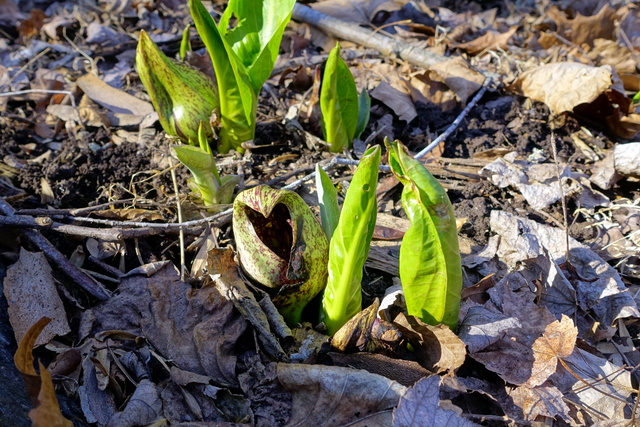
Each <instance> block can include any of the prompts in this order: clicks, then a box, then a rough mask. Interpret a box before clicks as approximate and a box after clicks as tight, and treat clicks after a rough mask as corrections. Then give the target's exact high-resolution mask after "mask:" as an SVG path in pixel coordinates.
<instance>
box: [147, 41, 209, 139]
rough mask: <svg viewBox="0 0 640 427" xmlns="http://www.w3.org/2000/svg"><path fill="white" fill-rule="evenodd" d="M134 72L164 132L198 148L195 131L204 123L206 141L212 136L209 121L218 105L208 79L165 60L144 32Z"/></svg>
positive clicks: (184, 65) (181, 64) (165, 57)
mask: <svg viewBox="0 0 640 427" xmlns="http://www.w3.org/2000/svg"><path fill="white" fill-rule="evenodd" d="M136 68H137V70H138V74H139V76H140V81H142V84H143V85H144V87H145V89H147V93H148V94H149V97H150V98H151V103H152V104H153V108H154V109H155V110H156V112H157V113H158V119H159V120H160V124H161V125H162V127H163V129H164V130H165V132H167V133H168V134H169V135H172V136H177V137H178V138H180V139H181V140H182V141H183V142H185V143H187V144H192V145H197V144H198V128H199V127H200V123H204V129H205V133H206V135H207V137H208V138H210V137H211V136H212V129H211V125H210V124H209V119H210V117H211V113H212V112H213V111H214V110H215V109H217V108H218V104H219V101H218V90H217V88H216V86H215V85H214V84H213V82H212V81H211V79H210V78H209V77H207V76H206V75H205V74H204V73H202V72H201V71H198V70H196V69H194V68H191V67H190V66H188V65H187V64H184V63H182V62H179V61H176V60H173V59H171V58H168V57H167V56H166V55H165V54H164V53H162V51H161V50H160V49H159V48H158V46H157V45H156V44H155V43H154V42H153V40H151V38H150V37H149V35H148V34H147V33H146V32H145V31H141V32H140V40H139V41H138V47H137V49H136Z"/></svg>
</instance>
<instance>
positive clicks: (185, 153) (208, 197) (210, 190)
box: [173, 145, 240, 207]
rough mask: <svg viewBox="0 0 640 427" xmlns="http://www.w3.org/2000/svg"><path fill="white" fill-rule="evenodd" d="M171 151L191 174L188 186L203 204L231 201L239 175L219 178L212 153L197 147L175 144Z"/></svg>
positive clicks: (213, 204)
mask: <svg viewBox="0 0 640 427" xmlns="http://www.w3.org/2000/svg"><path fill="white" fill-rule="evenodd" d="M173 151H174V152H175V153H176V157H178V160H180V161H181V162H182V163H183V164H184V165H185V166H186V167H187V168H188V169H189V171H190V172H191V174H192V175H193V179H190V180H189V187H191V189H192V190H193V191H194V192H196V193H199V194H200V198H201V199H202V201H203V203H204V205H205V206H210V207H211V206H216V205H219V204H228V203H231V200H232V199H233V190H234V188H235V186H236V185H237V184H238V182H240V177H239V176H237V175H226V176H224V177H222V178H220V177H219V175H218V171H217V168H216V164H215V159H214V157H213V155H212V154H211V153H207V152H206V151H204V150H203V149H201V148H199V147H193V146H191V145H176V146H174V147H173ZM214 171H215V172H214Z"/></svg>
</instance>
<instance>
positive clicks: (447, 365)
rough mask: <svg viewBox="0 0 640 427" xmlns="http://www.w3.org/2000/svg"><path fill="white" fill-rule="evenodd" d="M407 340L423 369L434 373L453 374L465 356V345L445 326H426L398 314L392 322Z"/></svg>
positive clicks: (412, 317) (411, 317)
mask: <svg viewBox="0 0 640 427" xmlns="http://www.w3.org/2000/svg"><path fill="white" fill-rule="evenodd" d="M393 324H394V325H395V326H397V327H398V329H400V331H401V332H402V334H403V335H404V336H405V337H406V338H407V339H408V341H409V343H410V344H411V346H412V347H413V349H414V351H415V352H416V354H417V356H418V360H419V362H420V363H421V364H422V366H424V367H425V368H427V369H429V370H430V371H432V372H435V373H442V372H455V371H456V370H457V369H458V368H459V367H460V366H462V364H463V363H464V359H465V357H466V355H467V349H466V346H465V344H464V343H463V342H462V341H461V340H460V338H458V336H457V335H456V334H454V333H453V332H452V331H451V329H449V328H448V327H447V326H445V325H438V326H432V325H427V324H426V323H424V322H422V321H421V320H420V319H418V318H417V317H415V316H407V315H405V314H404V313H400V314H399V315H398V316H397V317H396V318H395V319H394V321H393Z"/></svg>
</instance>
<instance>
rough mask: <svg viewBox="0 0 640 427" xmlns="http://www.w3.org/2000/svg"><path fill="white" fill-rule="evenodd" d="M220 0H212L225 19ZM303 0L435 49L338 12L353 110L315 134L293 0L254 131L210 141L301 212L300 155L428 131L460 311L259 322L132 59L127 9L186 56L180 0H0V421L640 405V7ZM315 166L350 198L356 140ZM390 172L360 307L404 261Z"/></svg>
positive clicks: (388, 421)
mask: <svg viewBox="0 0 640 427" xmlns="http://www.w3.org/2000/svg"><path fill="white" fill-rule="evenodd" d="M225 3H226V2H222V1H221V2H219V3H218V2H213V3H212V2H207V3H205V5H206V6H207V8H208V9H209V10H210V11H211V12H212V13H213V14H214V17H217V15H216V13H218V14H219V13H221V12H222V11H223V10H224V8H225ZM308 6H310V7H312V8H313V9H314V10H317V11H320V12H322V13H325V14H327V15H330V16H333V17H334V18H337V19H339V20H342V21H344V22H346V23H348V25H350V26H352V27H358V26H360V27H361V28H366V29H369V30H372V31H373V30H375V34H378V35H381V36H384V37H388V38H390V39H393V40H396V41H399V42H402V43H407V44H409V45H411V46H413V47H415V48H417V50H418V51H422V50H424V51H426V52H429V55H432V56H429V58H431V59H430V61H431V62H430V63H429V64H428V65H429V66H428V67H425V64H424V63H423V62H422V63H421V62H420V61H421V59H420V55H419V54H417V53H415V52H413V53H408V54H406V55H405V54H398V55H395V56H390V55H388V54H384V53H381V52H379V51H378V50H376V49H375V48H376V46H375V44H374V45H372V46H362V45H359V44H356V43H354V42H353V40H349V36H348V35H346V36H343V37H342V38H341V39H340V44H341V46H342V57H343V58H344V59H345V61H346V62H347V64H348V66H349V68H350V70H351V72H352V74H353V76H354V78H355V81H356V85H357V87H358V90H366V91H367V92H368V93H369V95H370V97H371V112H370V120H369V123H368V125H367V127H366V128H365V130H364V132H363V134H362V135H361V137H360V140H356V141H355V143H354V147H353V148H352V149H350V150H348V151H345V152H344V153H338V154H336V153H332V152H330V151H329V148H328V146H327V144H326V143H325V142H324V141H323V140H322V137H323V135H322V130H321V125H320V115H319V107H318V88H319V84H320V81H319V80H318V76H319V75H320V73H319V71H321V70H322V67H323V65H324V63H325V61H326V59H327V55H328V52H329V51H330V49H331V48H332V47H333V46H334V45H335V43H336V41H337V39H335V38H333V37H332V36H331V35H330V34H332V33H331V31H332V30H331V28H328V29H327V28H319V27H318V26H314V25H310V23H309V22H303V21H304V19H303V18H302V17H301V16H299V14H297V13H294V19H293V20H292V21H291V22H290V24H289V25H288V27H287V29H286V31H285V33H284V37H283V41H282V45H281V50H280V56H279V58H278V61H277V62H276V66H275V69H274V72H273V74H272V76H271V78H270V79H269V80H268V81H267V83H266V84H265V86H264V87H263V89H262V92H261V94H260V99H259V106H258V124H257V129H256V137H255V139H254V140H253V141H252V142H251V144H250V147H249V149H248V150H247V151H246V152H245V153H244V154H240V153H237V152H235V151H232V152H231V153H230V154H224V155H218V157H217V162H218V166H219V168H220V171H221V174H222V175H228V174H236V175H239V176H240V177H241V180H240V184H239V186H238V191H242V190H244V189H248V188H252V187H255V186H256V185H259V184H268V185H271V186H273V187H276V188H281V187H283V186H286V185H289V186H290V187H289V188H293V189H294V190H295V191H296V192H297V193H298V194H300V195H301V196H302V198H303V199H304V200H305V202H307V204H309V205H310V206H311V207H312V209H313V210H314V212H317V209H318V208H317V206H318V202H317V192H316V189H315V180H313V179H311V180H307V181H304V182H302V181H298V180H299V179H301V178H303V177H305V176H307V175H309V174H310V173H311V172H313V171H314V170H315V165H316V164H318V163H319V164H321V165H323V166H326V165H328V164H329V162H331V161H332V159H334V158H336V157H339V158H341V159H350V160H357V159H359V158H360V157H361V156H362V154H363V152H364V150H365V147H366V146H367V145H384V143H383V141H384V140H385V138H388V139H389V140H392V141H393V140H399V141H401V142H402V143H403V144H405V145H406V146H407V148H408V149H409V150H410V151H411V152H412V153H417V152H419V151H420V150H422V149H423V148H424V147H426V146H427V145H429V144H430V143H432V142H433V141H434V140H436V138H438V137H441V139H440V141H441V142H440V143H439V144H437V145H436V146H435V148H434V149H433V150H431V151H430V153H429V154H427V155H426V156H425V157H424V158H423V161H424V164H425V165H426V167H427V169H429V170H430V171H431V173H432V174H433V175H434V176H435V177H436V178H438V180H439V181H440V182H441V183H442V185H443V186H444V187H445V189H446V190H447V192H448V195H449V198H450V200H451V202H452V204H453V207H454V211H455V215H456V218H457V220H458V231H459V242H460V251H461V256H462V265H463V275H464V289H463V293H462V301H461V310H460V316H459V327H458V329H457V331H455V332H456V333H455V334H454V333H452V332H451V331H450V330H449V329H448V328H446V327H435V326H429V325H425V324H422V323H421V322H419V321H418V320H416V319H414V318H412V317H411V316H409V317H407V316H404V315H398V316H397V317H396V316H395V314H397V312H395V314H394V315H393V316H392V315H391V314H390V313H391V312H392V311H393V310H387V311H384V312H383V311H381V313H380V314H379V315H378V316H379V320H378V321H376V322H377V323H376V325H379V324H383V325H385V327H387V328H389V330H390V331H393V332H394V333H395V334H397V335H394V336H395V337H396V340H395V341H393V343H391V341H389V342H387V341H384V340H385V339H386V338H385V337H384V336H377V335H375V327H371V330H367V331H365V333H364V334H363V336H362V337H360V339H361V340H365V341H366V343H370V342H374V341H375V342H376V343H377V344H380V343H381V342H382V343H383V344H384V345H378V346H377V347H376V348H374V347H375V346H372V345H369V346H367V345H365V344H363V342H362V341H359V343H358V344H359V345H358V346H359V347H360V348H358V346H356V345H351V346H350V347H349V348H347V349H346V351H339V350H338V349H337V348H336V343H335V342H334V343H333V344H334V345H333V346H332V345H331V342H330V339H329V337H327V336H326V335H325V334H324V333H323V330H322V326H321V325H318V324H317V323H318V322H317V319H318V317H317V316H316V315H314V314H312V313H311V311H312V310H311V309H310V310H308V311H307V312H306V317H305V320H306V321H307V322H306V323H304V324H302V325H299V327H296V328H293V329H292V330H289V329H287V328H284V327H282V328H280V326H282V325H281V322H280V323H279V322H278V320H277V319H275V320H274V316H272V315H265V314H264V313H262V311H260V316H262V318H264V319H266V318H268V319H269V322H270V323H265V322H266V320H264V321H263V322H262V323H261V322H260V321H257V320H255V316H254V317H252V316H251V313H248V311H247V310H248V308H247V306H246V305H243V304H244V303H243V302H241V301H240V300H239V299H234V298H232V297H231V296H230V294H229V292H230V291H229V289H235V291H236V292H237V289H236V288H234V286H236V287H238V288H240V287H243V286H244V285H242V283H243V281H244V280H246V279H242V278H241V277H240V276H239V275H238V269H239V267H237V265H236V261H235V260H234V259H233V255H232V254H230V253H229V252H228V251H227V249H228V248H235V246H236V245H235V239H234V234H233V230H232V227H231V215H230V214H229V213H228V210H227V209H228V208H230V205H228V206H221V207H220V209H219V210H218V213H217V214H216V212H212V211H211V210H206V209H203V208H202V207H201V206H199V205H198V202H197V200H196V199H195V198H194V197H193V194H192V193H191V192H190V190H189V188H188V186H187V180H188V178H189V172H188V170H187V169H186V168H185V167H184V166H182V165H180V164H179V162H178V161H177V160H176V159H175V158H174V157H173V156H172V149H171V147H172V146H173V145H174V144H176V143H177V140H176V139H174V138H172V137H169V136H167V135H166V133H165V132H164V131H163V130H162V128H161V126H160V124H159V123H158V121H157V117H156V118H154V115H153V113H150V112H151V111H152V106H151V103H150V99H149V96H148V95H147V93H146V91H145V89H144V87H143V85H142V83H141V82H140V79H139V77H138V74H137V72H136V68H135V48H136V43H137V41H136V40H137V38H138V35H139V34H140V31H141V30H145V31H147V32H148V33H149V34H150V35H151V37H152V39H154V41H155V42H156V43H158V44H159V46H160V47H161V48H162V50H163V51H164V52H165V53H166V54H167V55H168V56H171V57H175V56H176V55H177V53H178V49H179V45H180V40H181V37H182V32H183V30H184V28H185V25H187V24H190V23H191V22H192V21H191V18H190V15H189V9H188V6H187V4H185V2H184V1H182V0H149V1H143V2H133V1H127V0H122V1H112V0H104V1H99V2H90V1H87V2H80V3H76V2H51V1H45V0H28V1H24V2H20V4H19V5H18V6H16V5H15V4H14V3H13V2H12V1H11V0H0V197H1V199H0V202H1V204H0V277H3V278H4V279H3V283H2V288H3V295H4V296H3V297H1V299H0V338H2V343H3V345H2V348H1V349H0V368H1V369H0V383H2V384H10V385H11V389H12V390H15V393H11V394H8V393H2V395H1V396H0V425H12V426H21V425H30V424H31V421H30V418H29V417H31V420H33V421H34V423H35V425H52V424H51V420H52V419H59V420H63V418H66V419H67V420H71V421H72V422H73V424H74V425H99V426H103V425H105V426H106V425H109V426H134V425H158V426H159V425H171V426H173V425H182V426H187V425H198V426H204V425H212V426H213V425H216V426H217V425H261V426H278V425H309V426H311V425H336V426H337V425H350V426H355V425H358V426H365V425H369V426H374V425H375V426H378V425H379V426H383V425H395V426H408V425H416V426H417V425H427V424H433V425H444V424H443V422H444V421H443V420H448V422H449V423H453V424H455V425H473V424H476V425H496V426H500V425H533V424H535V423H544V424H545V425H558V426H562V425H600V426H605V425H606V426H613V425H616V426H617V425H632V423H633V422H635V420H636V419H637V418H638V411H637V390H638V372H637V370H636V366H638V364H640V352H639V351H638V350H637V348H636V347H635V345H636V344H638V343H640V324H639V323H638V318H640V312H639V311H638V304H639V303H640V296H639V292H640V186H639V185H638V182H639V179H640V148H639V146H640V143H638V142H634V141H638V140H639V139H638V135H640V134H639V132H640V109H639V108H638V105H637V104H634V102H633V101H632V98H633V97H634V95H635V94H636V93H637V92H638V91H639V90H640V74H639V73H640V19H639V15H640V9H638V7H637V6H636V5H634V4H633V3H629V4H627V3H625V2H618V1H614V2H605V1H595V0H580V1H573V2H568V1H548V0H542V1H532V0H523V1H517V2H509V1H500V0H489V1H470V0H451V1H448V0H420V1H407V0H395V1H391V0H369V1H366V0H351V1H347V0H325V1H318V2H314V3H310V4H309V5H308ZM372 34H374V33H372ZM372 37H373V36H372ZM191 42H192V45H193V49H194V51H193V52H191V53H190V54H189V55H188V58H187V59H188V62H190V63H191V65H193V66H194V67H197V68H199V69H201V70H203V71H205V72H208V73H209V74H211V71H210V70H211V63H210V60H209V58H208V55H207V53H206V50H205V49H204V48H203V47H202V46H203V45H202V42H201V41H200V39H199V37H198V35H197V33H196V31H195V29H192V31H191ZM442 136H444V137H442ZM383 163H386V157H385V155H384V154H383ZM332 165H333V166H332V167H331V168H329V169H328V170H327V172H328V174H329V176H330V178H331V179H332V181H333V183H334V184H336V186H337V187H338V189H339V193H340V195H341V200H342V197H343V196H344V193H345V191H346V189H347V188H348V187H349V182H350V180H351V178H352V177H353V172H354V170H355V166H353V165H346V164H336V163H335V160H334V163H332ZM401 193H402V185H400V184H399V182H398V181H397V180H396V179H395V178H393V176H392V175H391V173H390V172H387V171H384V170H381V171H380V178H379V185H378V188H377V193H376V194H377V201H378V222H377V225H378V226H377V227H376V230H375V231H374V239H373V241H372V244H371V250H370V253H369V259H368V261H367V263H366V264H365V268H364V275H363V284H362V285H363V288H362V292H363V308H366V307H368V306H370V305H371V304H372V303H374V301H375V300H376V298H383V297H384V295H385V292H386V290H387V289H388V288H390V287H391V286H394V285H397V284H399V278H398V256H399V247H400V244H401V237H402V235H403V233H404V232H405V231H406V230H407V228H408V221H407V219H406V215H405V213H404V211H403V209H402V204H401V200H400V195H401ZM178 206H180V209H178ZM220 212H222V213H220ZM198 220H200V221H198ZM184 221H196V222H195V223H193V224H192V225H191V226H189V227H182V228H181V226H180V224H179V223H180V222H184ZM181 229H182V230H183V233H182V234H180V230H181ZM203 270H205V271H206V274H204V275H203V274H201V272H202V271H203ZM216 275H219V276H216ZM212 276H215V277H214V278H212ZM216 277H217V278H216ZM234 281H235V282H234ZM238 282H240V283H238ZM234 283H235V284H234ZM247 284H248V285H249V286H250V288H251V289H253V292H252V293H250V294H251V295H252V296H253V295H255V297H256V298H257V299H258V300H260V298H261V297H262V296H264V295H266V294H265V292H264V290H259V289H257V288H255V287H253V285H252V284H250V283H247ZM225 289H226V290H225ZM245 289H249V288H245ZM247 292H248V291H247ZM231 293H232V292H231ZM244 298H249V296H248V295H245V296H244ZM266 299H268V298H266ZM260 303H261V304H260V306H261V307H263V308H262V309H264V310H265V311H267V312H268V309H266V308H264V307H265V306H266V305H268V304H266V305H265V304H264V301H260ZM316 305H317V304H316ZM312 308H313V307H312ZM316 308H317V307H316ZM43 317H47V318H50V319H51V322H50V323H49V324H48V325H47V326H44V325H43V323H42V322H41V320H40V319H41V318H43ZM275 317H277V316H275ZM34 325H35V326H34ZM369 326H371V325H369ZM357 338H358V337H355V338H354V340H355V339H357ZM19 343H22V345H21V346H20V349H18V344H19ZM365 347H366V349H368V350H370V351H362V349H363V348H365ZM32 349H33V355H34V356H35V358H36V359H37V360H40V361H42V362H43V363H44V365H40V366H41V367H40V369H39V370H38V371H39V372H40V374H37V373H36V371H34V370H33V359H30V357H31V356H30V355H31V354H32ZM342 350H345V349H342ZM16 352H17V354H18V355H20V356H19V357H18V356H16V361H15V363H14V359H13V355H14V353H16ZM44 366H47V368H44ZM43 370H44V371H46V372H49V373H50V377H51V378H50V379H49V378H48V377H49V375H46V374H44V375H43V373H42V372H43ZM19 371H20V372H21V373H22V375H21V374H20V372H19ZM23 378H24V381H23ZM25 381H26V383H27V384H29V387H25V386H24V383H25ZM51 381H52V382H53V386H54V387H53V388H50V387H47V384H50V383H51ZM22 390H24V392H23V391H22ZM27 390H28V391H27ZM54 390H55V393H54ZM38 391H39V392H40V394H38ZM53 396H57V401H56V400H55V399H52V397H53ZM30 398H31V400H30ZM58 405H59V407H60V408H61V412H60V410H59V409H58ZM32 408H37V409H32ZM29 411H31V412H29ZM412 419H413V420H416V419H418V420H430V421H428V422H427V421H414V422H411V421H410V420H412ZM61 422H62V421H61ZM234 423H235V424H234ZM60 425H64V424H60ZM447 425H451V424H447Z"/></svg>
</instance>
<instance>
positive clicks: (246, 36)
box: [218, 0, 295, 93]
mask: <svg viewBox="0 0 640 427" xmlns="http://www.w3.org/2000/svg"><path fill="white" fill-rule="evenodd" d="M294 4H295V0H230V1H229V4H228V5H227V8H226V9H225V11H224V13H223V15H222V17H221V18H220V23H219V24H218V29H220V30H221V32H223V38H224V39H225V41H226V43H227V45H228V46H230V47H231V49H233V51H234V52H235V54H236V55H237V58H238V59H239V60H240V61H241V62H242V64H243V65H244V67H245V68H246V70H247V72H248V74H249V79H250V81H251V84H252V87H253V90H254V92H256V93H259V92H260V89H261V88H262V85H263V84H264V82H265V81H267V79H268V78H269V77H270V75H271V71H272V70H273V65H274V64H275V62H276V58H277V57H278V52H279V50H280V42H281V41H282V33H283V32H284V29H285V27H286V26H287V23H288V22H289V21H290V20H291V11H292V10H293V5H294Z"/></svg>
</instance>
